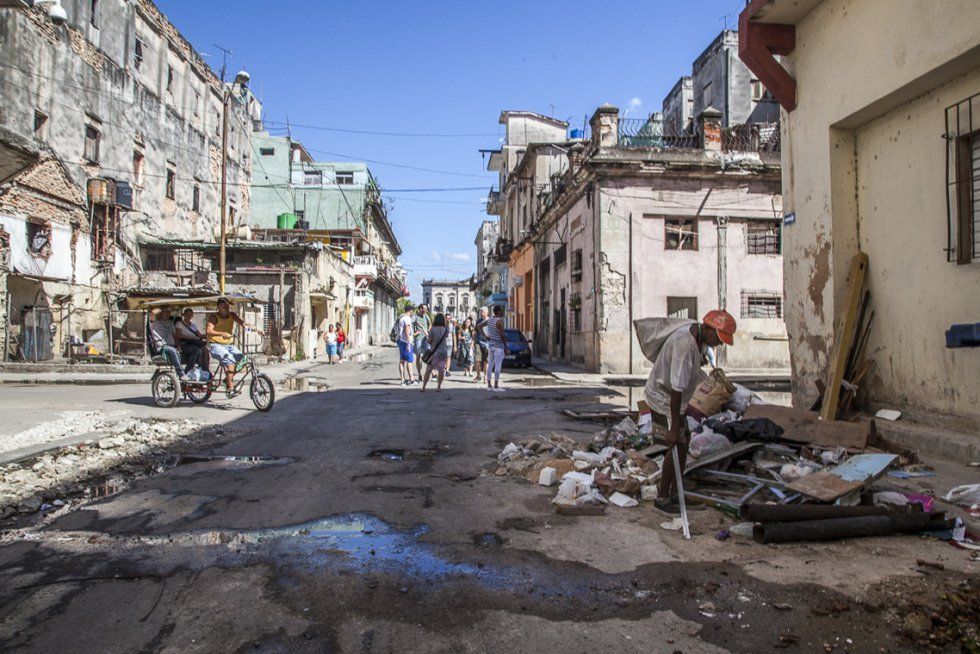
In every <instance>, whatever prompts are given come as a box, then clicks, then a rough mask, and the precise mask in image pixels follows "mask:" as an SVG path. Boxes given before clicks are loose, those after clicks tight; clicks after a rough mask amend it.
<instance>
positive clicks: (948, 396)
mask: <svg viewBox="0 0 980 654" xmlns="http://www.w3.org/2000/svg"><path fill="white" fill-rule="evenodd" d="M870 27H873V28H874V29H869V28H870ZM739 34H740V37H741V39H742V42H741V48H740V54H741V57H742V59H743V60H744V61H745V62H746V63H747V64H748V65H749V66H750V67H751V68H752V69H753V70H754V71H756V75H757V76H758V77H759V78H760V79H761V80H762V81H763V82H764V83H765V84H766V86H767V87H768V88H769V89H771V91H772V93H773V95H775V96H776V98H777V99H778V100H779V102H780V104H781V105H782V110H783V111H782V130H783V140H784V141H785V142H786V144H787V147H785V148H783V153H782V154H783V193H784V198H785V208H784V211H785V214H786V219H785V222H786V223H787V224H786V228H785V230H784V233H785V248H784V251H785V255H786V256H785V267H784V277H785V284H786V297H787V303H788V307H787V326H788V328H789V337H790V348H791V352H792V359H793V399H794V402H795V403H797V404H798V405H800V406H808V405H809V404H811V403H812V402H813V401H814V399H815V398H816V397H817V396H818V395H819V382H821V380H825V379H827V370H828V367H829V363H830V361H831V352H832V349H833V344H834V341H835V332H836V334H837V335H838V336H839V334H840V332H841V330H840V328H839V327H837V326H838V325H840V324H841V323H842V321H843V320H844V317H845V315H846V314H847V305H848V302H847V298H848V289H849V286H850V281H849V276H850V273H849V271H850V269H851V261H852V259H853V258H854V257H855V255H856V254H857V253H858V252H862V253H864V254H866V255H867V257H868V263H867V271H866V274H865V287H866V290H867V291H868V292H869V293H870V309H871V310H872V311H874V313H875V318H874V320H873V322H872V323H871V326H870V330H869V332H868V335H867V348H866V351H867V353H868V355H867V356H868V360H869V362H870V365H871V368H870V373H868V374H867V376H866V378H865V379H864V382H863V384H862V388H861V395H862V398H863V400H864V401H865V402H866V403H867V404H868V405H869V406H870V407H872V408H880V407H882V406H885V407H889V408H892V409H899V410H901V411H903V413H905V414H906V415H908V416H910V417H913V419H919V420H922V421H924V422H929V423H933V424H935V425H938V426H941V427H943V428H946V429H956V430H962V431H965V432H967V433H969V434H971V435H976V434H977V433H980V384H978V383H977V380H978V372H977V371H978V370H980V349H978V348H977V347H955V346H956V345H968V344H969V341H968V342H967V343H962V342H960V341H959V339H957V338H956V337H955V334H954V335H951V336H953V338H951V339H950V340H949V341H947V337H946V331H947V330H949V329H950V327H951V326H952V325H954V324H965V325H971V328H972V325H974V324H976V323H978V322H980V290H978V289H980V237H978V234H980V202H978V197H980V181H978V180H980V7H978V5H977V3H976V2H975V1H974V0H946V1H945V2H932V3H929V2H846V1H845V0H767V1H763V0H753V1H752V2H750V3H748V5H747V6H746V8H745V10H744V11H743V12H742V14H741V18H740V25H739ZM773 53H777V54H779V55H781V56H782V60H781V61H780V60H777V59H776V58H775V57H774V56H773ZM974 342H975V341H974ZM948 345H951V346H954V347H948Z"/></svg>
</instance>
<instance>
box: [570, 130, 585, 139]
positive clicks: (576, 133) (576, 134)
mask: <svg viewBox="0 0 980 654" xmlns="http://www.w3.org/2000/svg"><path fill="white" fill-rule="evenodd" d="M568 137H569V138H572V139H584V138H585V130H584V129H573V130H572V131H571V133H569V135H568Z"/></svg>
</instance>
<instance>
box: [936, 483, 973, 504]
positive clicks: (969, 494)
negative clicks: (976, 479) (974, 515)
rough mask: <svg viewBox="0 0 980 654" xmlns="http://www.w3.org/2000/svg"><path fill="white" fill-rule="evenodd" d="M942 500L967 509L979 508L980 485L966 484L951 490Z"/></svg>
mask: <svg viewBox="0 0 980 654" xmlns="http://www.w3.org/2000/svg"><path fill="white" fill-rule="evenodd" d="M943 499H944V500H946V501H947V502H952V503H953V504H956V505H958V506H965V507H967V508H968V509H976V508H980V484H966V485H965V486H957V487H955V488H951V489H950V490H949V492H948V493H946V495H945V496H944V497H943Z"/></svg>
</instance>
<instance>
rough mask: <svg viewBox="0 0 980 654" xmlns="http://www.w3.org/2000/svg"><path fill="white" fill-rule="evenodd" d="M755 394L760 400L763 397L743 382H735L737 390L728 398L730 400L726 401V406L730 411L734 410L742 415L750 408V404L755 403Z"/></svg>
mask: <svg viewBox="0 0 980 654" xmlns="http://www.w3.org/2000/svg"><path fill="white" fill-rule="evenodd" d="M753 395H755V397H756V398H757V399H759V400H761V399H762V398H760V397H759V396H758V395H756V394H755V393H753V392H752V391H750V390H749V389H747V388H745V387H744V386H742V385H741V384H735V392H734V393H732V396H731V397H730V398H729V399H728V402H726V403H725V407H726V408H727V409H729V410H730V411H734V412H735V413H737V414H738V415H742V414H743V413H745V411H746V410H747V409H748V408H749V405H750V404H752V403H753V402H752V396H753Z"/></svg>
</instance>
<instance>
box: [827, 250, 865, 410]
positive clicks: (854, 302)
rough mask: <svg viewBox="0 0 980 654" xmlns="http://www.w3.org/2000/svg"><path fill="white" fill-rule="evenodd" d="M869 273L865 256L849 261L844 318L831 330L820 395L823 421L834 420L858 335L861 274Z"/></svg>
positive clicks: (860, 255) (856, 255) (862, 283)
mask: <svg viewBox="0 0 980 654" xmlns="http://www.w3.org/2000/svg"><path fill="white" fill-rule="evenodd" d="M867 270H868V255H866V254H865V253H864V252H858V253H857V254H855V255H854V258H853V259H851V271H850V274H849V275H848V279H847V283H848V285H847V301H846V303H845V305H844V315H843V317H842V319H841V320H840V322H839V323H838V324H837V329H835V330H834V346H833V349H832V350H831V353H830V357H829V358H828V359H827V361H828V374H827V388H826V391H825V392H824V396H823V406H822V407H821V408H820V415H821V416H822V417H823V418H824V419H825V420H833V419H835V418H836V417H837V409H838V404H839V402H840V389H841V381H842V380H843V379H844V370H845V366H846V365H847V356H848V354H849V353H850V351H851V348H852V347H853V345H854V339H855V336H856V332H857V326H858V325H857V319H858V310H859V309H860V304H861V296H862V290H863V289H864V275H865V273H866V272H867Z"/></svg>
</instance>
